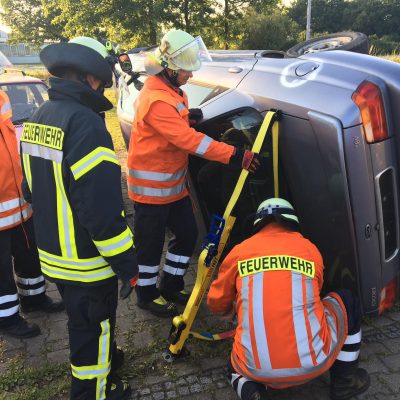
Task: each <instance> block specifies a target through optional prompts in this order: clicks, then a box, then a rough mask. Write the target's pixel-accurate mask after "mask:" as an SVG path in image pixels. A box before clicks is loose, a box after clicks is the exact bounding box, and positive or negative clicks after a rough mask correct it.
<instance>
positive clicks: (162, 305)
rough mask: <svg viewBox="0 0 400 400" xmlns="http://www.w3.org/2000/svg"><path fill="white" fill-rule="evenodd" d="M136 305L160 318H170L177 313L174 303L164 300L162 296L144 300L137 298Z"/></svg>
mask: <svg viewBox="0 0 400 400" xmlns="http://www.w3.org/2000/svg"><path fill="white" fill-rule="evenodd" d="M137 305H138V307H139V308H142V309H143V310H147V311H149V312H151V313H152V314H153V315H155V316H157V317H161V318H171V317H175V315H178V309H177V308H176V304H175V303H171V302H169V301H166V300H165V299H164V297H162V296H160V297H158V298H157V299H154V300H151V301H146V302H145V301H141V300H139V299H138V302H137Z"/></svg>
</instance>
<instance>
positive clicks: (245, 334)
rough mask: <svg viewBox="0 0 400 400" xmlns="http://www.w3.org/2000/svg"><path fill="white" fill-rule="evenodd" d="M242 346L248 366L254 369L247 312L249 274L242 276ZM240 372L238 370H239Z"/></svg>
mask: <svg viewBox="0 0 400 400" xmlns="http://www.w3.org/2000/svg"><path fill="white" fill-rule="evenodd" d="M241 295H242V296H241V297H242V325H243V329H242V346H243V347H244V350H245V355H246V360H247V362H248V364H249V367H250V368H254V369H255V364H254V358H253V351H252V347H251V339H250V314H249V276H246V277H244V278H242V293H241ZM239 372H240V371H239Z"/></svg>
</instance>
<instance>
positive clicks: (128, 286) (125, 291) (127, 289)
mask: <svg viewBox="0 0 400 400" xmlns="http://www.w3.org/2000/svg"><path fill="white" fill-rule="evenodd" d="M138 279H139V274H138V275H135V276H134V277H133V278H131V279H130V280H129V281H125V282H122V286H121V289H120V291H119V297H120V298H121V299H123V300H124V299H126V298H127V297H128V296H129V295H130V294H131V293H132V290H133V288H134V287H135V286H136V284H137V281H138Z"/></svg>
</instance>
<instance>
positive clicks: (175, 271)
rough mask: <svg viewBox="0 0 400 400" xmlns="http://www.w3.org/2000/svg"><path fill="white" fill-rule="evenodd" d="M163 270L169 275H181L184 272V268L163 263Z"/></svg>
mask: <svg viewBox="0 0 400 400" xmlns="http://www.w3.org/2000/svg"><path fill="white" fill-rule="evenodd" d="M163 271H164V272H168V273H169V274H171V275H179V276H183V275H185V273H186V268H179V267H171V266H170V265H167V264H165V265H164V267H163Z"/></svg>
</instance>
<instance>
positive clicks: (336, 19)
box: [288, 0, 347, 33]
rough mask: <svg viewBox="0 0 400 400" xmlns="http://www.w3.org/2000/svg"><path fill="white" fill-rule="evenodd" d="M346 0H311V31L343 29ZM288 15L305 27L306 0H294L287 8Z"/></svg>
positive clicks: (331, 31) (330, 31) (336, 30)
mask: <svg viewBox="0 0 400 400" xmlns="http://www.w3.org/2000/svg"><path fill="white" fill-rule="evenodd" d="M345 10H347V4H346V0H312V12H311V32H329V33H333V32H339V31H341V30H343V26H344V23H343V18H344V13H345ZM288 13H289V17H290V18H292V19H293V20H294V21H296V22H297V23H298V24H299V25H300V26H301V27H303V29H305V28H306V20H307V0H296V1H295V2H294V3H293V4H292V6H291V7H290V8H289V9H288Z"/></svg>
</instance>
